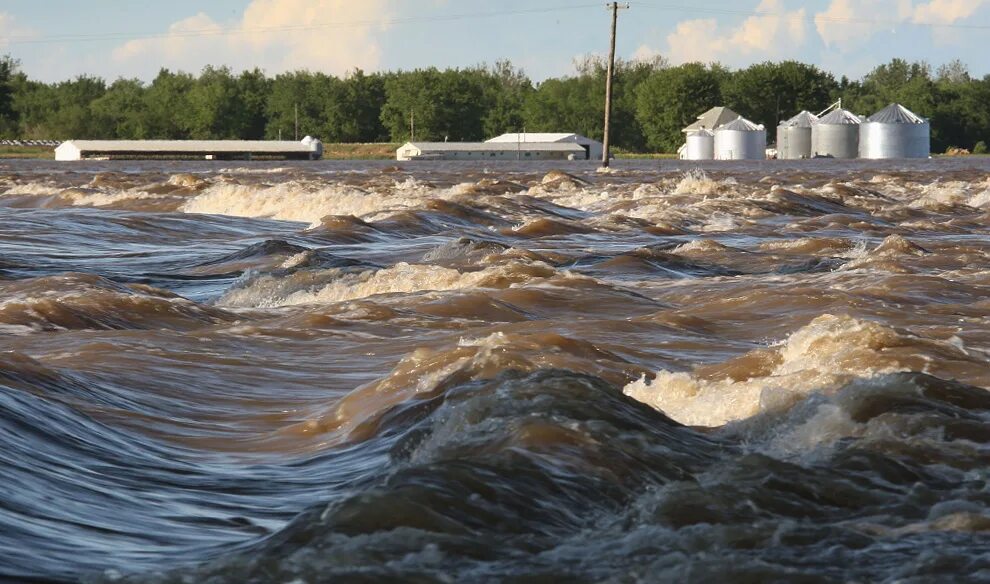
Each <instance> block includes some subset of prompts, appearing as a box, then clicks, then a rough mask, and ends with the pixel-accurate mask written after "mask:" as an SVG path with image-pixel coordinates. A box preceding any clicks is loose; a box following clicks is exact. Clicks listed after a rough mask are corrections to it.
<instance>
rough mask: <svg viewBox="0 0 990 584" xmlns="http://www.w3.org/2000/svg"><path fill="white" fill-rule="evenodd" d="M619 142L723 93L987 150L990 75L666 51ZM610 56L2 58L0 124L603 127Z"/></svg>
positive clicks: (754, 115)
mask: <svg viewBox="0 0 990 584" xmlns="http://www.w3.org/2000/svg"><path fill="white" fill-rule="evenodd" d="M616 80H617V85H616V93H615V102H614V104H615V105H614V109H613V128H614V130H613V132H614V133H613V144H615V145H616V146H617V147H618V148H621V149H623V150H626V151H630V152H647V151H654V152H673V151H675V150H676V149H677V148H678V147H679V146H680V145H681V143H682V141H683V136H682V134H681V131H680V130H681V128H682V127H684V126H685V125H687V124H688V123H690V122H692V121H693V120H695V119H696V118H697V116H698V115H699V114H701V113H703V112H704V111H706V110H707V109H709V108H710V107H712V106H715V105H725V106H728V107H730V108H732V109H733V110H735V111H737V112H738V113H740V114H742V115H743V116H745V117H747V118H749V119H751V120H754V121H756V122H759V123H762V124H764V125H766V126H767V128H768V130H769V134H770V136H771V140H772V139H773V135H774V134H773V128H774V127H775V126H776V125H777V123H778V122H779V121H781V120H785V119H787V118H789V117H791V116H792V115H794V114H796V113H798V112H799V111H800V110H804V109H807V110H810V111H812V112H815V113H817V112H818V111H820V110H822V109H824V108H825V107H826V106H828V105H829V104H831V103H833V102H834V101H836V100H837V99H839V98H842V100H843V106H844V107H846V108H847V109H850V110H852V111H854V112H856V113H859V114H867V115H869V114H872V113H873V112H875V111H877V110H879V109H880V108H882V107H884V106H886V105H887V104H889V103H891V102H900V103H902V104H904V105H905V106H906V107H908V108H910V109H911V110H913V111H914V112H916V113H918V114H919V115H921V116H924V117H926V118H929V119H930V120H931V124H932V150H933V151H935V152H943V151H945V149H947V148H949V147H960V148H967V149H970V150H974V151H977V152H979V151H985V150H986V144H985V143H986V142H987V141H988V140H990V75H988V76H985V77H983V78H982V79H975V78H973V77H971V76H970V74H969V72H968V71H967V69H966V67H965V66H964V65H963V64H962V63H960V62H959V61H954V62H951V63H948V64H946V65H943V66H941V67H938V68H937V69H934V70H933V68H932V67H931V66H930V65H929V64H927V63H924V62H919V63H908V62H906V61H903V60H900V59H894V60H893V61H891V62H889V63H887V64H884V65H880V66H878V67H877V68H876V69H874V70H873V71H871V72H870V73H869V74H868V75H866V76H865V77H863V79H861V80H858V81H853V80H849V79H847V78H846V77H842V78H840V79H836V78H835V76H834V75H832V74H831V73H828V72H826V71H822V70H820V69H818V68H817V67H815V66H812V65H807V64H804V63H798V62H795V61H784V62H780V63H772V62H767V63H760V64H756V65H753V66H751V67H748V68H745V69H740V70H731V69H728V68H726V67H723V66H721V65H718V64H712V65H704V64H700V63H688V64H685V65H679V66H676V67H674V66H670V65H669V64H668V63H667V62H666V61H665V60H663V59H662V58H656V59H653V60H651V61H630V62H621V63H619V64H618V67H617V74H616ZM604 92H605V66H604V62H603V60H601V59H597V58H591V57H589V58H586V59H584V60H583V61H580V62H578V63H576V66H575V73H574V74H573V75H569V76H566V77H561V78H555V79H547V80H546V81H543V82H541V83H534V82H533V81H532V80H530V79H529V78H528V77H527V76H526V74H525V73H524V72H523V71H521V70H520V69H518V68H515V67H514V66H513V65H512V64H511V63H509V62H499V63H496V64H495V65H493V66H478V67H472V68H467V69H445V70H439V69H436V68H429V69H417V70H415V71H402V72H383V73H373V74H366V73H364V72H362V71H360V70H357V71H354V72H352V73H351V74H349V75H347V76H345V77H343V78H338V77H333V76H330V75H325V74H323V73H314V72H310V71H297V72H293V73H284V74H281V75H276V76H275V77H269V76H267V75H266V74H265V73H264V72H263V71H261V70H259V69H254V70H251V71H244V72H241V73H235V72H233V71H231V70H229V69H227V68H222V67H221V68H216V67H207V68H205V69H203V71H202V72H200V74H199V75H198V76H196V75H191V74H189V73H183V72H173V71H169V70H168V69H162V70H161V71H160V72H159V73H158V76H157V77H155V79H154V80H153V81H152V82H151V83H144V82H142V81H140V80H137V79H117V80H116V81H113V82H112V83H108V82H107V81H105V80H103V79H100V78H98V77H91V76H87V75H83V76H80V77H77V78H75V79H73V80H70V81H62V82H59V83H42V82H39V81H34V80H32V79H30V78H29V77H28V76H27V74H26V73H25V72H23V71H21V70H20V68H19V66H18V62H17V61H16V60H14V59H13V58H11V57H9V56H8V57H3V58H0V137H2V138H20V139H70V138H78V139H82V138H91V139H93V138H110V139H114V138H116V139H154V138H163V139H211V138H212V139H225V138H231V139H233V138H238V139H276V138H279V137H281V138H282V139H286V140H292V139H294V138H295V137H296V121H297V120H298V133H299V137H300V138H301V137H302V136H304V135H312V136H315V137H318V138H320V139H321V140H323V141H324V142H405V141H407V140H409V137H410V121H411V118H414V119H415V131H416V139H417V140H421V141H436V140H439V141H442V140H450V141H465V140H468V141H470V140H481V139H485V138H487V137H491V136H495V135H498V134H501V133H504V132H515V131H522V130H525V131H528V132H543V131H560V132H577V133H580V134H584V135H586V136H589V137H591V138H596V139H601V137H602V136H601V134H602V117H603V115H604V114H603V107H604V106H603V95H604Z"/></svg>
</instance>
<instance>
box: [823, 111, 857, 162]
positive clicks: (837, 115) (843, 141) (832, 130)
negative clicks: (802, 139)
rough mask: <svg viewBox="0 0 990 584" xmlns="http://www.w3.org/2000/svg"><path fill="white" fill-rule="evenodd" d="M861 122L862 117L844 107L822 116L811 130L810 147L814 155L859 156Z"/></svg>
mask: <svg viewBox="0 0 990 584" xmlns="http://www.w3.org/2000/svg"><path fill="white" fill-rule="evenodd" d="M862 123H863V119H862V118H860V117H859V116H857V115H856V114H854V113H852V112H851V111H849V110H844V109H837V110H833V111H832V113H830V114H828V115H827V116H823V117H822V118H821V119H820V120H818V123H817V124H815V127H814V128H812V130H811V149H812V151H813V153H814V155H815V157H817V158H856V157H857V156H859V126H860V124H862Z"/></svg>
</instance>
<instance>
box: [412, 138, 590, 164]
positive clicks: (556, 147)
mask: <svg viewBox="0 0 990 584" xmlns="http://www.w3.org/2000/svg"><path fill="white" fill-rule="evenodd" d="M586 156H587V150H585V148H584V147H583V146H581V145H580V144H576V143H574V142H560V143H557V142H526V143H522V142H518V143H517V142H512V143H508V142H407V143H405V144H403V145H402V146H401V147H400V148H399V149H398V150H396V151H395V159H396V160H405V161H408V160H479V161H485V160H585V158H586Z"/></svg>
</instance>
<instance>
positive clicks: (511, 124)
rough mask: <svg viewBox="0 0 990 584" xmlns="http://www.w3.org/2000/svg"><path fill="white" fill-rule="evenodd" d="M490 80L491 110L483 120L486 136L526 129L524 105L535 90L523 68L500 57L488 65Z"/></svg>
mask: <svg viewBox="0 0 990 584" xmlns="http://www.w3.org/2000/svg"><path fill="white" fill-rule="evenodd" d="M487 81H488V83H487V84H486V87H487V93H488V95H487V97H486V102H487V105H488V111H487V113H485V117H484V120H483V125H484V131H485V136H488V137H494V136H499V135H501V134H505V133H507V132H521V131H523V129H524V125H525V119H524V117H523V107H524V106H525V104H526V99H527V98H528V97H529V95H530V94H531V93H532V92H533V82H532V81H530V80H529V77H527V76H526V74H525V73H524V72H523V71H522V69H517V68H515V67H513V65H512V63H511V62H509V61H497V62H496V63H495V65H494V66H492V68H491V69H489V71H488V76H487Z"/></svg>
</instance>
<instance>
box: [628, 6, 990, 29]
mask: <svg viewBox="0 0 990 584" xmlns="http://www.w3.org/2000/svg"><path fill="white" fill-rule="evenodd" d="M632 4H634V5H636V6H637V7H641V8H652V9H654V10H664V11H674V12H688V13H699V14H726V15H733V16H756V17H772V18H781V19H784V20H795V21H802V22H804V21H810V22H817V21H824V22H831V23H840V24H866V25H874V26H877V25H883V26H898V25H909V26H920V27H930V28H949V29H968V30H990V24H962V23H941V22H918V21H914V20H904V19H901V20H893V19H880V18H855V17H851V18H845V17H839V16H826V15H824V14H814V15H807V16H801V15H797V14H795V13H793V12H791V13H786V12H768V11H759V10H739V9H732V8H705V7H701V6H689V5H686V4H671V3H667V2H648V1H645V0H641V1H639V2H632Z"/></svg>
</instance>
